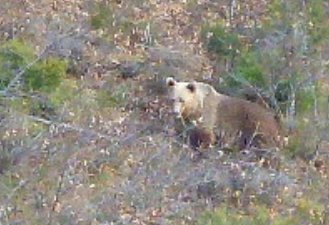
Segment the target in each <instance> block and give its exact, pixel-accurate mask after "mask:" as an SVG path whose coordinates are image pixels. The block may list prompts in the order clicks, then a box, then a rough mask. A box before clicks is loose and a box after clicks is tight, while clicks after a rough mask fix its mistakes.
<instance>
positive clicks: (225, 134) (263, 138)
mask: <svg viewBox="0 0 329 225" xmlns="http://www.w3.org/2000/svg"><path fill="white" fill-rule="evenodd" d="M166 84H167V88H168V95H169V99H170V100H171V102H172V104H173V113H174V114H175V115H176V117H177V118H180V120H181V121H182V123H183V124H184V125H185V124H194V125H195V128H196V131H195V132H192V139H193V140H194V141H193V142H194V143H195V144H197V145H201V146H203V147H204V146H207V145H209V144H214V143H215V142H216V141H217V142H218V143H220V145H221V146H222V147H224V146H226V147H238V148H239V149H246V148H250V147H258V148H269V147H279V146H280V133H281V132H280V130H281V129H280V123H279V121H278V118H277V116H276V115H275V114H274V113H273V112H271V111H270V110H269V109H266V108H264V107H262V106H260V105H258V104H256V103H252V102H249V101H247V100H243V99H239V98H235V97H230V96H227V95H223V94H220V93H218V92H217V91H216V90H215V89H214V88H213V87H212V86H211V85H209V84H206V83H203V82H196V81H192V82H179V81H176V80H175V79H174V78H172V77H168V78H167V79H166ZM198 137H200V138H199V139H198ZM199 142H205V143H199Z"/></svg>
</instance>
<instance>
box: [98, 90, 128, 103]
mask: <svg viewBox="0 0 329 225" xmlns="http://www.w3.org/2000/svg"><path fill="white" fill-rule="evenodd" d="M127 97H128V96H127V87H126V86H119V87H118V88H115V89H114V90H100V91H98V93H97V96H96V100H97V103H98V105H99V106H100V107H109V108H112V107H119V106H123V105H124V104H125V103H126V100H127Z"/></svg>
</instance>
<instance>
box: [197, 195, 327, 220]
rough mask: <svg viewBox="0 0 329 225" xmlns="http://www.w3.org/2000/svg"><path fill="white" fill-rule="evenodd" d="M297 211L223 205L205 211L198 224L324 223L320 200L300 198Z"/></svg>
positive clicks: (296, 206)
mask: <svg viewBox="0 0 329 225" xmlns="http://www.w3.org/2000/svg"><path fill="white" fill-rule="evenodd" d="M294 207H295V209H296V211H295V212H294V213H292V214H289V215H287V212H283V213H282V214H281V213H275V214H273V213H271V212H270V209H269V208H266V207H264V206H254V207H253V208H252V209H249V210H248V211H244V210H237V209H234V208H229V207H221V208H218V209H217V210H215V211H214V212H205V213H204V214H203V215H202V216H201V217H200V219H199V220H198V221H197V224H198V225H236V224H239V225H267V224H270V225H299V224H323V220H324V207H323V205H322V204H320V203H318V202H314V201H311V200H308V199H304V198H303V199H300V200H298V201H297V202H296V205H295V206H294Z"/></svg>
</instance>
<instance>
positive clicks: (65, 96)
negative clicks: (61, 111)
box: [48, 79, 78, 107]
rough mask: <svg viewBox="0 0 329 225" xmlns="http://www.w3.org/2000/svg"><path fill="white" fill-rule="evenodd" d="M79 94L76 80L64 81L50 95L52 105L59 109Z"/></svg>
mask: <svg viewBox="0 0 329 225" xmlns="http://www.w3.org/2000/svg"><path fill="white" fill-rule="evenodd" d="M77 92H78V85H77V82H76V80H73V79H63V80H62V82H61V83H60V84H59V86H58V87H57V88H56V89H54V90H53V91H52V92H51V93H49V95H48V96H49V100H50V102H51V104H53V105H54V106H56V107H58V106H60V105H63V104H64V103H66V102H69V101H71V100H72V99H73V98H74V97H75V96H76V94H77Z"/></svg>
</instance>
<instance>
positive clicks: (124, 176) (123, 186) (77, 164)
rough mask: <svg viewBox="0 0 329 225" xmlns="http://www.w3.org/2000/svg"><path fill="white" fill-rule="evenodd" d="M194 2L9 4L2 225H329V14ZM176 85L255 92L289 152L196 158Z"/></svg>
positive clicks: (0, 37) (0, 50) (0, 164)
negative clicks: (169, 90)
mask: <svg viewBox="0 0 329 225" xmlns="http://www.w3.org/2000/svg"><path fill="white" fill-rule="evenodd" d="M184 2H185V1H140V0H138V1H130V0H128V1H119V0H118V1H101V2H90V1H82V0H81V1H80V0H79V1H70V2H68V1H61V0H60V1H55V2H53V3H52V4H50V3H49V2H48V1H45V0H42V1H36V0H31V1H29V3H26V2H24V3H21V4H18V3H16V2H15V1H7V2H6V3H3V4H2V6H3V9H5V10H3V9H0V13H1V14H2V15H4V16H3V17H2V19H1V22H0V43H1V44H0V93H1V96H0V223H1V224H22V225H23V224H36V225H37V224H49V225H52V224H63V225H65V224H95V225H96V224H159V225H160V224H161V225H162V224H173V225H176V224H198V225H199V224H200V225H201V224H214V225H217V224H223V225H228V224H246V225H247V224H274V225H275V224H276V225H285V224H304V223H305V224H327V223H328V219H329V218H328V211H329V210H328V202H329V200H328V196H329V194H328V188H327V187H328V185H329V183H328V172H329V171H328V165H329V158H328V151H327V150H328V146H329V145H328V140H329V137H328V132H327V131H328V123H327V122H326V121H327V119H328V111H327V110H328V103H327V95H328V91H329V89H328V87H329V86H328V80H327V78H326V76H324V75H325V74H326V72H327V61H328V59H327V58H328V53H327V50H328V49H327V38H326V37H327V35H326V34H327V33H328V21H329V20H328V18H327V15H326V14H325V10H328V6H327V4H326V3H325V2H324V1H317V0H311V1H307V2H305V1H304V2H303V3H301V2H297V1H296V2H292V1H290V2H287V1H262V3H261V4H260V2H259V1H257V0H252V1H249V2H248V3H244V4H242V2H241V1H235V3H236V4H238V5H230V4H226V3H225V2H220V1H203V2H202V4H200V1H194V0H193V1H187V3H184ZM303 4H306V5H305V6H304V5H303ZM50 6H51V7H50ZM297 9H298V10H297ZM26 10H31V11H32V12H30V11H29V12H28V13H25V11H26ZM34 10H35V11H34ZM296 11H298V12H300V13H298V14H296V13H295V12H296ZM62 36H64V37H66V38H62ZM47 44H49V47H48V48H47V49H46V51H45V52H42V51H41V49H42V46H46V45H47ZM47 46H48V45H47ZM40 51H41V52H40ZM32 62H33V63H32ZM30 63H32V64H31V65H29V64H30ZM72 68H73V69H72ZM70 73H72V74H70ZM17 75H21V76H17ZM166 76H177V77H178V78H184V80H192V79H196V80H199V81H202V80H204V81H206V82H208V83H211V84H212V85H213V86H215V87H216V88H218V89H219V90H224V91H225V92H226V93H230V94H232V95H236V96H239V95H240V93H244V92H243V91H244V90H245V89H248V88H249V89H250V88H251V89H252V90H253V91H255V93H257V94H259V95H260V96H262V97H264V99H266V100H268V101H269V103H270V104H269V105H270V106H271V107H273V108H275V110H277V111H278V112H280V113H281V114H280V115H282V117H283V118H285V123H284V126H285V127H286V128H287V130H288V131H289V132H288V134H289V143H288V145H287V146H286V147H285V148H284V149H282V150H281V151H279V152H276V151H271V150H268V149H261V150H260V149H258V150H253V151H243V152H232V151H229V149H226V151H224V152H222V151H220V149H216V148H215V149H209V150H207V151H205V152H204V153H203V154H201V155H199V154H197V153H196V152H193V151H192V150H191V149H190V148H189V147H188V146H187V145H186V143H184V142H183V141H182V140H181V139H180V138H178V137H177V136H179V134H174V132H173V127H174V124H173V121H172V119H171V116H170V115H169V110H168V105H167V104H166V100H165V99H164V96H163V95H164V94H165V92H166V90H165V88H164V87H163V78H165V77H166ZM16 77H17V78H19V79H18V80H17V82H14V83H13V84H11V82H12V81H15V80H16V79H15V78H16ZM9 84H11V86H9ZM241 96H242V94H241V95H240V97H241Z"/></svg>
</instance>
